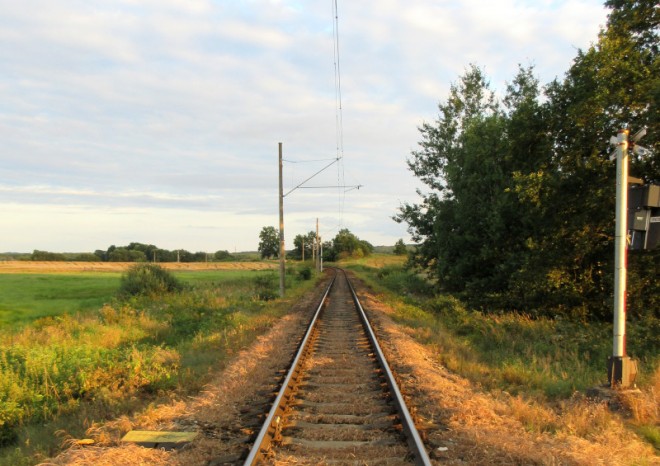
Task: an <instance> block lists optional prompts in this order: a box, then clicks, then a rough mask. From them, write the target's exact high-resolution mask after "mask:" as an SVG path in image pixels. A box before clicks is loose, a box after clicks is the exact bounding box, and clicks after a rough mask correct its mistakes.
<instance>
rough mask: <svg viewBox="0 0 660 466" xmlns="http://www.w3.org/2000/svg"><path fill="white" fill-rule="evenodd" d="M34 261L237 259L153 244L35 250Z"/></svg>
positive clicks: (228, 254) (226, 254)
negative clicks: (85, 250)
mask: <svg viewBox="0 0 660 466" xmlns="http://www.w3.org/2000/svg"><path fill="white" fill-rule="evenodd" d="M30 260H34V261H67V260H69V261H86V262H209V261H215V262H222V261H233V260H236V257H235V256H234V255H232V254H230V253H229V252H228V251H225V250H219V251H216V252H214V253H207V252H201V251H200V252H190V251H186V250H185V249H175V250H171V251H170V250H167V249H162V248H159V247H157V246H154V245H153V244H144V243H135V242H134V243H130V244H128V245H126V246H115V245H112V246H110V247H109V248H108V249H106V250H102V249H97V250H96V251H94V252H93V253H74V254H70V253H56V252H48V251H40V250H36V249H35V250H34V251H33V253H32V254H31V256H30Z"/></svg>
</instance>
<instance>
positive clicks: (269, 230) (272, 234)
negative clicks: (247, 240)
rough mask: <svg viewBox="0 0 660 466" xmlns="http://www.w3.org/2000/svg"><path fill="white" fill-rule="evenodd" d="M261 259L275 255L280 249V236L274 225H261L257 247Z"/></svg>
mask: <svg viewBox="0 0 660 466" xmlns="http://www.w3.org/2000/svg"><path fill="white" fill-rule="evenodd" d="M258 251H259V252H260V253H261V258H262V259H270V258H271V257H277V256H278V255H279V251H280V237H279V233H278V231H277V230H276V229H275V227H263V228H262V229H261V232H260V233H259V248H258Z"/></svg>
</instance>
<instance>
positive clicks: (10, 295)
mask: <svg viewBox="0 0 660 466" xmlns="http://www.w3.org/2000/svg"><path fill="white" fill-rule="evenodd" d="M119 278H120V274H118V273H84V274H54V273H53V274H0V327H2V326H3V325H6V324H16V323H25V322H29V321H32V320H35V319H38V318H42V317H48V316H56V315H60V314H64V313H77V312H87V311H92V310H97V309H99V308H100V307H101V306H102V305H103V304H104V303H106V302H108V301H110V299H111V298H112V297H113V295H114V294H115V293H116V291H117V287H118V286H119Z"/></svg>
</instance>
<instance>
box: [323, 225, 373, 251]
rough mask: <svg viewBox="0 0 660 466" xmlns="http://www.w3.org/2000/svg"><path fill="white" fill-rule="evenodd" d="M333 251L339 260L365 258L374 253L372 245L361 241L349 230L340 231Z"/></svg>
mask: <svg viewBox="0 0 660 466" xmlns="http://www.w3.org/2000/svg"><path fill="white" fill-rule="evenodd" d="M332 249H333V252H334V255H336V257H337V258H338V259H347V258H351V257H352V258H360V257H365V256H368V255H370V254H371V253H372V252H373V251H374V247H373V246H372V245H371V243H369V242H368V241H364V240H361V239H360V238H358V237H357V236H356V235H354V234H353V233H351V232H350V230H348V229H347V228H343V229H341V230H339V232H338V233H337V235H336V236H335V237H334V239H333V240H332Z"/></svg>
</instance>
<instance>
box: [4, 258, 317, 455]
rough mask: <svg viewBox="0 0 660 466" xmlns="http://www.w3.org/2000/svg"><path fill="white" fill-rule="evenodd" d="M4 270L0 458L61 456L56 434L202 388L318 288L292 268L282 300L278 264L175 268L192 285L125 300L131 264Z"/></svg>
mask: <svg viewBox="0 0 660 466" xmlns="http://www.w3.org/2000/svg"><path fill="white" fill-rule="evenodd" d="M2 265H4V267H3V270H4V272H5V273H3V274H0V295H1V296H2V297H1V298H0V305H1V306H2V309H3V310H5V313H4V314H3V316H4V321H3V322H0V464H1V465H5V464H6V465H21V464H26V465H27V464H34V462H36V461H38V460H39V458H42V457H44V456H49V455H52V454H53V453H55V452H56V451H57V449H58V448H60V446H61V443H62V439H61V438H58V437H57V436H56V435H55V434H54V433H55V432H56V431H65V432H67V433H69V434H71V435H82V433H83V432H84V431H85V429H86V427H89V426H90V425H92V424H93V423H95V422H99V421H102V420H104V419H110V418H115V417H117V416H120V415H122V414H124V413H130V412H132V411H133V410H135V409H142V408H143V407H144V406H145V405H148V404H149V403H157V402H158V401H159V400H166V399H171V398H172V397H180V396H188V395H192V394H195V393H197V391H199V390H200V389H201V388H202V387H203V385H204V383H205V381H206V380H207V378H208V374H209V372H210V370H211V368H216V369H217V368H218V367H222V364H224V361H225V360H226V359H227V358H229V357H231V355H232V354H235V352H236V351H238V350H239V349H240V348H242V347H244V346H245V345H247V344H249V343H250V342H251V341H252V340H253V339H254V338H256V336H257V335H259V334H261V333H263V332H264V331H266V330H267V329H268V328H269V327H270V326H271V325H272V324H273V323H274V322H275V321H276V320H277V319H278V318H279V317H280V316H282V315H283V314H284V313H286V312H288V309H289V306H290V302H291V301H290V300H291V299H295V297H296V296H298V295H299V294H300V293H302V292H303V291H304V290H306V289H309V288H310V287H311V286H313V283H314V281H313V280H305V279H304V275H303V274H299V273H297V271H296V270H295V269H294V268H292V267H291V268H290V269H289V271H288V276H287V283H288V289H289V292H288V295H290V296H291V297H290V298H288V299H285V300H282V299H276V297H277V276H276V274H275V272H273V271H272V270H270V269H271V268H272V266H271V264H268V263H265V264H259V263H256V264H253V263H250V264H246V263H241V264H238V265H233V264H224V263H223V264H209V265H207V266H205V265H203V264H194V265H193V264H180V265H179V264H177V265H176V266H174V267H171V268H172V269H174V271H173V274H174V275H175V277H177V278H178V279H179V280H180V281H181V282H183V283H185V284H186V285H187V286H186V288H185V289H184V291H182V292H178V293H171V294H170V293H166V294H161V295H158V296H135V297H125V298H119V297H117V295H116V294H117V290H118V289H119V285H120V280H121V278H120V277H121V273H120V272H121V270H123V269H125V268H126V265H123V266H120V265H117V264H111V265H110V266H108V267H103V266H104V265H105V264H92V265H91V266H90V264H89V263H86V264H77V263H65V264H62V263H59V264H58V263H40V264H30V263H20V264H15V266H14V268H13V270H15V271H16V272H17V273H8V272H7V271H8V270H9V269H10V267H7V265H6V264H2ZM90 267H91V268H92V269H93V270H91V269H90ZM100 268H102V269H103V272H100V271H99V269H100ZM250 269H252V270H250ZM28 271H30V272H32V273H28ZM46 272H49V273H46Z"/></svg>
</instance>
